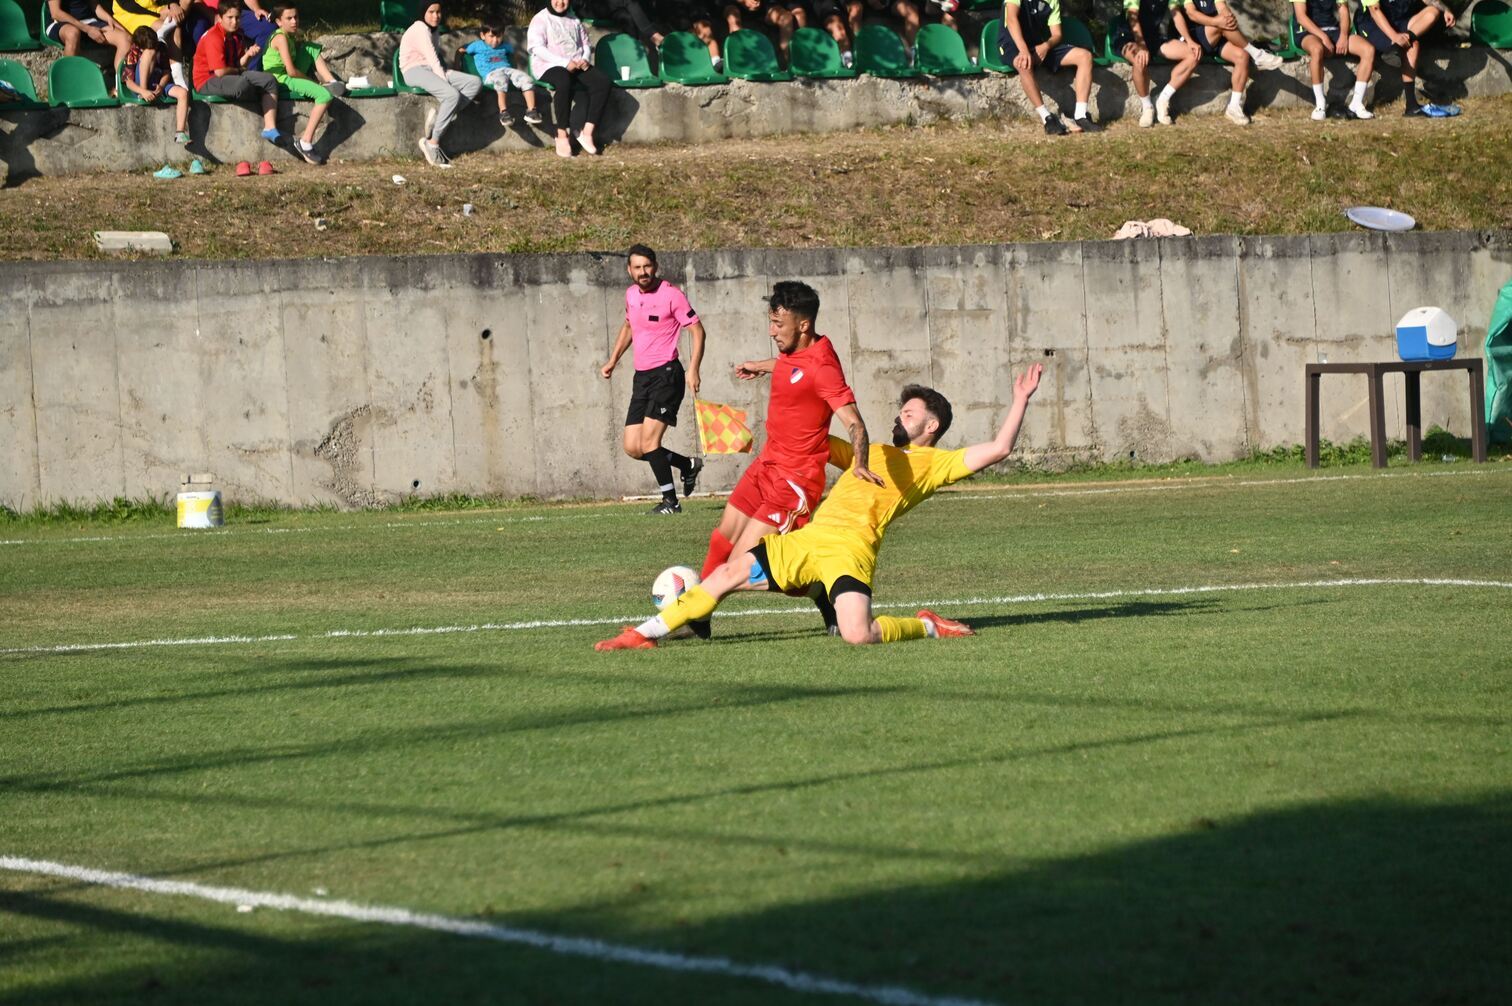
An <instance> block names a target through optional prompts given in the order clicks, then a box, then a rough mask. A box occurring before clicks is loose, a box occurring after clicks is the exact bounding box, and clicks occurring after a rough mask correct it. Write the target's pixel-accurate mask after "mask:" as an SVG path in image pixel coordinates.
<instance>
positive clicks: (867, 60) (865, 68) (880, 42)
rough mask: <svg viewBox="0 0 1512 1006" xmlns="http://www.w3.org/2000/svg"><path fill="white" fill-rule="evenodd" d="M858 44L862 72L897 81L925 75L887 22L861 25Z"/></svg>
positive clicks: (858, 62) (856, 41)
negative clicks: (910, 60)
mask: <svg viewBox="0 0 1512 1006" xmlns="http://www.w3.org/2000/svg"><path fill="white" fill-rule="evenodd" d="M855 43H856V48H855V56H856V69H857V70H860V71H861V72H862V73H865V74H870V75H871V76H873V77H887V78H890V79H896V80H903V79H907V78H910V77H918V76H921V75H922V74H921V71H920V70H919V68H918V67H916V66H914V65H913V64H912V63H911V62H909V59H908V51H907V50H906V49H904V47H903V39H902V38H900V37H899V36H898V33H897V32H895V31H893V30H892V29H891V28H889V27H887V25H885V24H867V25H862V26H861V30H860V31H858V32H856V39H855Z"/></svg>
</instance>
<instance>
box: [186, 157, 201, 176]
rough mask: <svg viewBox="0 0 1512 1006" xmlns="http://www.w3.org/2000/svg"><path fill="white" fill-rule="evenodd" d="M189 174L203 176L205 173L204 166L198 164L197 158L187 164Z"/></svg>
mask: <svg viewBox="0 0 1512 1006" xmlns="http://www.w3.org/2000/svg"><path fill="white" fill-rule="evenodd" d="M189 173H190V174H191V175H203V174H204V173H205V166H204V165H203V164H201V163H200V162H199V158H198V157H196V158H195V159H194V160H192V161H190V162H189Z"/></svg>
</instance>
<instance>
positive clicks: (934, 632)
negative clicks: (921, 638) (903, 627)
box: [919, 618, 940, 639]
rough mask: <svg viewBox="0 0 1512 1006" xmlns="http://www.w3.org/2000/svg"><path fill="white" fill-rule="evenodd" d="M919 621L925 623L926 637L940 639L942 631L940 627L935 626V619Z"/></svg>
mask: <svg viewBox="0 0 1512 1006" xmlns="http://www.w3.org/2000/svg"><path fill="white" fill-rule="evenodd" d="M919 621H921V622H923V623H924V635H926V636H928V637H929V638H930V639H939V638H940V630H939V627H938V626H936V625H935V624H934V619H932V618H921V619H919Z"/></svg>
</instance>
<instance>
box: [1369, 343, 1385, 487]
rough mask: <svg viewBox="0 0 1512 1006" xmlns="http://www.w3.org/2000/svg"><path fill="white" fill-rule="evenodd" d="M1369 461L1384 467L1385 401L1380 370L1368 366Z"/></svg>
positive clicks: (1378, 466)
mask: <svg viewBox="0 0 1512 1006" xmlns="http://www.w3.org/2000/svg"><path fill="white" fill-rule="evenodd" d="M1367 376H1368V377H1369V380H1370V463H1371V464H1372V465H1374V466H1375V467H1376V468H1385V467H1386V403H1385V402H1383V401H1382V398H1383V397H1384V396H1383V395H1382V394H1381V372H1380V371H1379V370H1378V369H1376V368H1375V367H1371V368H1370V373H1369V375H1367Z"/></svg>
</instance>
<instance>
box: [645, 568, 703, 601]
mask: <svg viewBox="0 0 1512 1006" xmlns="http://www.w3.org/2000/svg"><path fill="white" fill-rule="evenodd" d="M696 586H698V574H697V573H695V572H693V571H692V570H691V569H689V568H688V567H687V566H668V567H667V568H666V569H664V570H662V571H661V572H660V573H658V574H656V579H655V580H653V581H652V583H651V601H652V603H654V604H655V605H656V608H657V610H658V611H660V610H661V609H662V608H665V607H666V606H667V605H669V604H671V603H672V602H673V601H675V600H677V599H678V598H679V597H681V596H682V595H683V594H684V593H686V592H687V591H688V590H689V589H691V588H693V587H696Z"/></svg>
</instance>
